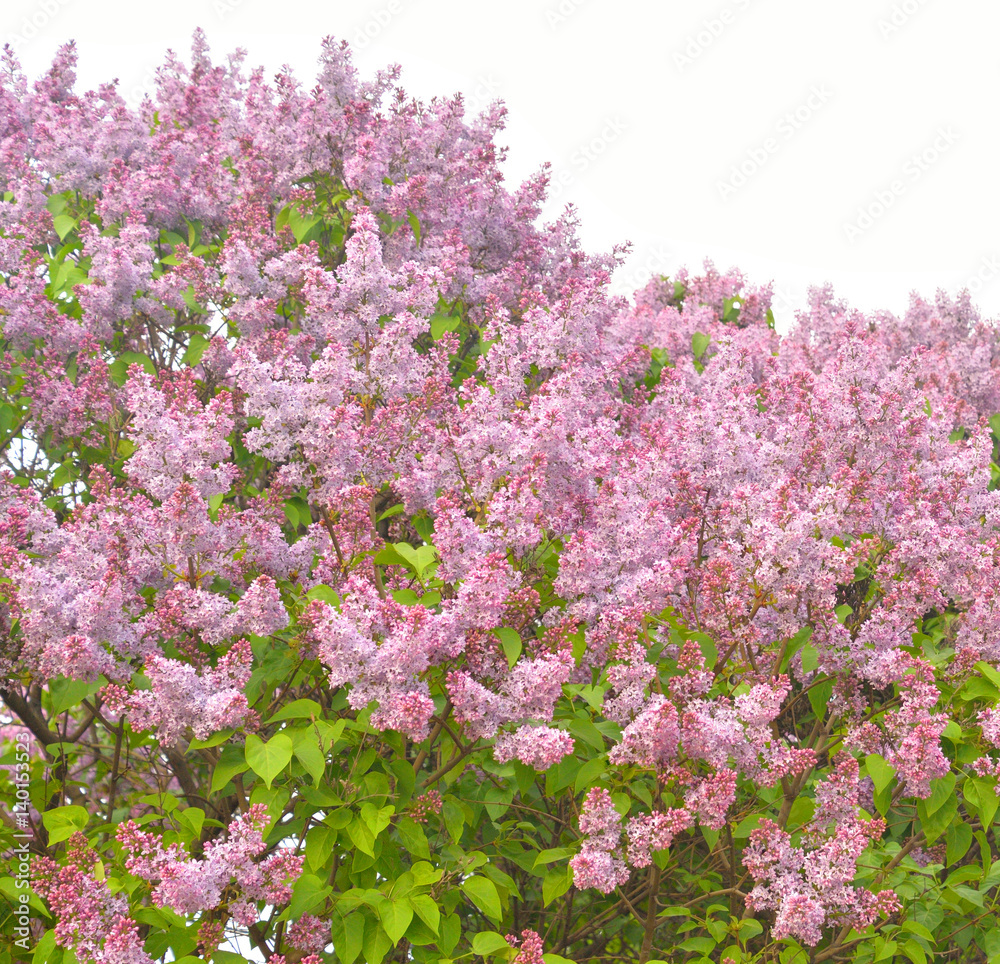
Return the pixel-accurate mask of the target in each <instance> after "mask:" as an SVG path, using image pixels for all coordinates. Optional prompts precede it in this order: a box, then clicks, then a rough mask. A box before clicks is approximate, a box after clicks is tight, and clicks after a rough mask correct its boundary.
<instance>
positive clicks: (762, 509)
mask: <svg viewBox="0 0 1000 964" xmlns="http://www.w3.org/2000/svg"><path fill="white" fill-rule="evenodd" d="M74 57H75V55H74V51H73V47H72V45H69V46H67V47H65V48H64V49H63V50H62V51H61V52H60V53H59V55H58V56H57V58H56V61H55V62H54V64H53V67H52V69H51V71H50V72H49V73H48V74H47V75H46V76H45V77H44V78H43V79H42V80H41V81H39V82H38V83H37V84H35V85H34V86H33V87H29V85H28V84H27V82H26V80H25V79H24V78H23V76H22V74H21V73H20V70H19V68H18V66H17V64H16V62H15V61H14V60H13V57H12V55H11V54H10V52H9V51H8V52H7V56H6V60H5V66H4V74H3V79H2V87H0V97H2V108H0V111H2V113H0V117H2V124H0V180H2V183H0V189H2V191H3V192H4V193H3V200H2V203H0V276H2V278H3V280H4V284H3V286H0V321H2V325H3V348H4V351H3V356H2V357H3V367H2V370H0V390H2V400H0V401H2V404H0V430H2V432H3V441H4V448H3V458H4V464H5V466H6V470H7V471H6V475H5V477H4V479H3V481H2V485H0V503H2V511H0V567H2V574H0V595H2V599H3V608H2V621H3V626H2V630H3V632H2V639H0V644H2V652H0V658H2V661H3V670H4V683H3V686H2V690H0V695H2V697H3V701H4V704H5V706H6V708H7V712H8V714H9V716H8V725H5V726H4V727H3V730H2V736H3V738H4V740H5V745H6V747H7V751H6V756H5V757H4V758H3V760H2V762H3V763H4V764H6V765H8V766H9V769H8V770H7V771H6V774H5V776H3V777H2V778H0V781H2V782H0V790H2V791H3V792H4V794H5V797H6V800H7V807H6V810H5V814H4V824H3V828H2V830H0V841H2V845H3V847H4V848H5V849H8V850H11V852H15V851H13V848H14V846H15V845H17V844H18V843H19V842H21V841H22V840H26V841H27V843H28V848H29V851H30V861H31V866H32V888H31V893H30V901H29V909H30V917H31V924H30V927H28V928H27V930H25V929H24V928H23V927H20V922H21V921H23V920H24V917H23V916H20V917H19V916H17V915H16V914H15V913H14V912H15V910H16V909H17V908H18V907H19V906H21V904H22V903H23V902H22V901H20V900H19V895H20V894H21V893H23V892H25V890H24V888H23V887H22V888H19V887H18V882H17V880H16V878H15V877H11V878H7V879H5V880H4V882H3V894H2V898H0V899H3V900H4V901H5V902H6V908H7V912H6V913H5V915H4V923H3V935H4V936H3V941H4V945H3V948H2V949H0V961H4V960H12V959H31V958H33V959H34V960H35V961H38V962H41V961H45V962H47V964H48V962H51V964H61V962H66V964H68V962H72V961H74V960H76V961H79V962H81V964H82V962H90V961H101V962H109V964H110V962H115V964H125V962H130V964H139V962H144V961H153V960H163V961H166V960H175V961H181V962H188V961H197V960H212V961H216V962H219V964H230V962H233V961H238V960H242V959H243V957H242V953H236V952H235V951H234V949H233V948H234V946H235V945H234V944H233V943H232V941H233V940H235V939H237V938H238V939H240V940H242V941H243V944H242V945H241V946H242V947H244V948H249V947H250V946H252V947H253V948H254V950H253V951H252V952H251V953H253V954H254V955H255V959H264V960H269V961H271V962H272V964H283V962H287V964H294V962H305V964H316V962H320V961H322V962H326V961H329V962H341V964H352V962H355V961H366V962H369V964H379V962H382V961H390V960H395V961H406V960H413V961H417V962H428V964H432V962H433V964H449V962H451V961H455V960H460V959H462V960H479V959H484V960H490V961H496V962H511V961H518V962H520V964H537V962H539V961H544V962H548V964H558V962H560V961H565V960H569V961H578V962H583V961H613V960H615V961H622V960H625V961H640V962H645V964H651V962H654V961H658V960H659V961H664V960H670V961H685V962H695V961H697V962H701V961H715V962H718V961H725V960H730V961H733V962H737V964H745V962H751V961H753V962H756V961H780V962H782V964H794V962H799V961H801V962H806V961H808V962H820V961H827V960H830V961H842V960H844V961H846V960H851V961H855V962H857V964H868V962H875V961H889V960H898V961H911V962H913V964H924V962H925V961H930V960H935V961H947V960H952V961H959V960H961V961H987V960H996V959H998V955H1000V929H998V928H997V927H996V919H997V896H998V884H1000V862H998V861H997V857H998V850H997V841H996V816H997V794H996V779H997V775H998V768H1000V764H998V762H997V757H996V751H997V749H998V748H1000V714H998V711H997V710H996V704H997V700H998V696H1000V670H998V662H1000V637H998V629H1000V611H998V609H997V607H996V605H995V600H996V593H997V589H996V587H997V585H1000V579H998V576H1000V554H998V549H1000V541H998V536H997V524H998V512H1000V505H998V497H997V495H996V493H995V492H994V486H995V483H996V479H997V477H998V476H1000V469H998V467H997V464H996V460H997V442H998V439H997V434H996V430H997V429H998V428H1000V421H998V416H997V415H996V414H995V413H997V412H998V411H1000V373H998V370H997V365H998V361H997V359H998V355H1000V352H998V347H997V346H998V342H997V334H996V331H995V329H994V328H992V327H991V326H989V325H987V324H984V323H983V322H981V321H980V320H979V318H978V315H977V314H976V312H975V311H974V309H973V308H972V307H971V305H970V303H969V299H968V295H967V293H966V294H965V295H963V296H962V297H961V298H959V299H958V300H957V301H952V300H949V299H948V298H947V297H945V296H944V295H943V294H939V295H938V297H937V299H936V301H935V303H934V304H928V303H926V302H924V301H922V300H921V299H919V298H917V297H916V296H914V298H913V300H912V303H911V306H910V308H909V310H908V312H907V313H906V315H905V317H903V318H902V319H897V318H895V317H893V316H891V315H889V314H887V313H881V314H877V315H875V316H873V317H865V316H862V315H861V314H860V313H858V312H854V311H850V310H849V309H848V308H847V307H846V306H845V305H843V304H841V303H839V302H836V301H835V300H834V299H833V296H832V293H831V291H830V290H829V289H828V288H824V289H817V290H814V291H813V292H812V296H811V305H810V308H809V310H808V311H807V312H803V313H802V314H800V316H799V318H798V320H797V324H796V326H795V328H794V329H793V331H792V333H791V334H790V335H789V336H787V337H779V335H778V334H777V333H776V332H775V330H774V326H773V318H772V316H771V313H770V310H769V301H770V290H769V288H766V287H765V288H753V287H751V286H748V285H747V284H746V283H745V282H744V279H743V278H742V276H741V275H740V274H739V273H738V272H735V271H732V272H730V273H728V274H725V275H720V274H719V273H718V272H716V271H715V269H714V267H712V266H711V265H710V264H709V265H707V266H706V271H705V273H704V274H702V275H700V276H690V275H689V274H688V273H687V272H686V271H681V272H679V274H678V276H677V277H676V278H674V279H673V280H668V279H666V278H655V279H653V280H652V281H650V283H649V284H648V285H647V286H646V287H645V288H643V289H642V290H641V291H639V292H637V293H636V295H635V297H634V299H633V300H632V301H630V302H626V301H625V300H624V299H620V298H615V297H612V296H611V295H610V294H609V291H608V283H609V279H610V276H611V272H612V271H613V270H614V268H615V266H616V265H617V264H618V263H619V262H620V260H621V255H622V251H620V250H616V251H614V252H612V253H611V254H610V255H607V256H603V257H593V256H588V255H586V254H584V253H583V252H582V251H581V250H580V249H579V245H578V243H577V241H576V237H575V224H574V219H573V213H572V211H571V210H568V211H567V212H566V214H565V216H564V217H563V218H561V219H560V220H559V221H557V222H556V223H554V224H550V225H545V226H538V225H537V224H536V222H537V219H538V212H539V209H540V205H541V203H542V201H543V199H544V195H545V187H546V183H547V172H546V169H543V170H542V171H541V172H540V173H539V175H538V176H537V177H535V178H533V179H531V180H529V181H528V182H526V183H525V184H523V185H522V186H521V187H520V188H518V189H517V190H516V191H514V192H513V193H509V192H508V191H506V190H505V189H504V187H503V186H502V177H501V173H500V165H501V163H502V160H503V151H502V150H501V149H499V148H498V147H497V146H496V144H495V137H496V136H497V134H498V132H499V131H500V130H501V128H502V119H503V110H502V108H501V107H500V105H494V106H493V107H491V108H490V109H489V110H488V111H486V112H485V113H484V114H483V115H482V116H481V117H479V118H477V119H475V120H472V121H467V120H466V119H465V118H464V116H463V107H462V103H461V99H460V98H455V99H453V100H438V101H433V102H431V103H430V104H427V105H425V104H421V103H418V102H414V101H411V100H407V99H406V97H405V96H404V95H403V94H402V92H400V91H398V90H397V88H396V87H395V86H394V84H395V81H396V76H397V73H396V71H395V70H393V71H388V72H385V73H383V74H380V75H379V76H378V77H377V78H376V80H374V81H372V82H367V83H365V82H362V81H360V80H359V79H358V77H357V75H356V72H355V71H354V69H353V68H352V67H351V64H350V59H349V54H348V51H347V49H346V47H345V46H344V45H339V46H338V45H336V44H334V43H333V42H332V41H327V42H325V43H324V45H323V51H322V56H321V58H320V73H319V78H318V82H317V84H316V85H315V86H314V87H313V88H312V89H311V90H310V91H309V92H308V93H306V92H303V91H302V90H301V89H300V88H299V86H298V84H297V82H296V81H295V80H294V79H293V78H292V77H291V76H289V75H287V74H281V75H279V76H278V77H277V78H276V79H275V81H274V83H273V84H271V85H269V84H268V83H266V82H265V80H264V78H263V75H262V72H261V71H254V72H251V73H250V74H249V75H244V74H243V73H242V72H241V71H242V58H241V57H240V56H234V57H231V58H230V59H229V61H228V63H227V64H226V65H224V66H217V65H216V66H213V65H212V63H211V61H210V60H209V58H208V53H207V48H206V45H205V42H204V37H203V36H201V35H200V34H198V35H196V37H195V43H194V50H193V58H192V64H191V65H190V66H187V65H185V64H182V63H181V62H180V61H178V60H177V59H176V58H174V57H173V56H171V57H170V58H169V59H168V61H167V64H166V66H165V68H164V69H163V70H162V71H161V73H160V75H159V81H158V88H157V91H156V94H155V96H154V97H151V98H150V99H147V100H146V101H145V102H144V104H143V105H142V107H141V108H140V109H139V110H137V111H133V110H129V109H128V108H126V106H125V105H124V103H123V101H122V100H121V98H120V96H119V95H118V93H117V91H116V90H115V88H114V86H113V85H109V86H106V87H102V88H101V89H100V90H99V91H97V92H91V93H87V94H84V95H78V94H76V93H75V92H74V89H73V85H74V74H73V65H74V62H75V60H74ZM26 735H27V736H28V737H29V740H28V743H27V744H26V743H25V737H26ZM25 746H28V747H29V748H30V752H25V749H24V748H25ZM25 774H26V775H27V778H28V779H27V782H25V781H24V779H23V777H24V775H25ZM23 786H27V787H28V791H29V792H28V799H27V800H25V799H24V793H23V792H22V795H21V798H20V801H21V802H20V803H19V797H18V790H19V788H21V787H23ZM29 947H30V948H31V950H30V952H29V951H27V950H26V949H27V948H29Z"/></svg>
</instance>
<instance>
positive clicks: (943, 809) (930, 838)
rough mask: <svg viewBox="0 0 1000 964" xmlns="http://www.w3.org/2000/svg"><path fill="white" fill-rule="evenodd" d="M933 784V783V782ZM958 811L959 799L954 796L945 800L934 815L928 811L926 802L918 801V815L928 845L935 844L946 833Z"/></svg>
mask: <svg viewBox="0 0 1000 964" xmlns="http://www.w3.org/2000/svg"><path fill="white" fill-rule="evenodd" d="M932 783H933V781H932ZM957 810H958V798H957V797H956V796H955V795H954V794H952V795H949V796H948V797H946V798H945V800H944V801H943V802H942V803H941V805H940V806H939V807H937V808H936V809H935V810H934V812H933V813H931V812H929V811H928V809H927V801H926V800H918V801H917V815H918V816H919V817H920V825H921V827H922V828H923V830H924V834H925V835H926V837H927V842H928V843H933V842H934V841H935V840H937V838H938V837H940V836H941V834H942V833H944V831H945V829H946V828H947V827H948V825H949V824H950V823H951V821H952V819H953V818H954V816H955V813H956V811H957Z"/></svg>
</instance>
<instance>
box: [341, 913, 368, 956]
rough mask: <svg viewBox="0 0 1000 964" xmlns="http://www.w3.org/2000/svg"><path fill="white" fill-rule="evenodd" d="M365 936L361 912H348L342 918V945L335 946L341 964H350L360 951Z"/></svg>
mask: <svg viewBox="0 0 1000 964" xmlns="http://www.w3.org/2000/svg"><path fill="white" fill-rule="evenodd" d="M364 937H365V919H364V917H363V916H362V915H361V914H348V915H347V916H346V917H345V918H344V946H343V948H341V947H340V946H339V945H338V947H337V956H338V957H339V958H340V960H341V961H342V962H343V964H352V962H353V961H354V959H355V958H356V957H357V956H358V955H359V954H360V953H361V947H362V944H363V943H364Z"/></svg>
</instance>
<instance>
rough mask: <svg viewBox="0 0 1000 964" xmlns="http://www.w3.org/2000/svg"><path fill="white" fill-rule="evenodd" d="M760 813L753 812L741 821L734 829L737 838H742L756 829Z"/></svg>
mask: <svg viewBox="0 0 1000 964" xmlns="http://www.w3.org/2000/svg"><path fill="white" fill-rule="evenodd" d="M760 816H761V815H760V814H759V813H751V814H750V816H749V817H745V818H744V819H743V820H741V821H740V823H739V826H737V827H736V829H735V830H734V831H733V836H734V837H735V838H736V839H737V840H742V839H743V838H744V837H749V836H750V831H752V830H756V829H757V826H758V824H759V823H760Z"/></svg>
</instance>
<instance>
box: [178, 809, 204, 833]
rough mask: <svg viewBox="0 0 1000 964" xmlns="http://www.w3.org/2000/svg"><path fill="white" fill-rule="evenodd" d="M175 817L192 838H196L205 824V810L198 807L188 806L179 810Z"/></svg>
mask: <svg viewBox="0 0 1000 964" xmlns="http://www.w3.org/2000/svg"><path fill="white" fill-rule="evenodd" d="M175 817H176V820H177V822H178V823H179V824H180V825H181V826H182V827H184V828H185V829H186V830H187V831H188V833H189V834H190V835H191V838H192V839H193V840H197V839H198V838H199V837H200V836H201V828H202V827H203V826H204V824H205V811H204V810H202V809H201V808H200V807H188V808H187V809H185V810H180V811H178V812H177V814H176V815H175Z"/></svg>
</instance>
